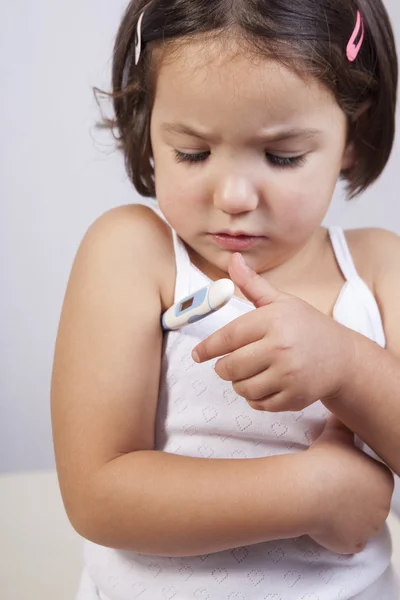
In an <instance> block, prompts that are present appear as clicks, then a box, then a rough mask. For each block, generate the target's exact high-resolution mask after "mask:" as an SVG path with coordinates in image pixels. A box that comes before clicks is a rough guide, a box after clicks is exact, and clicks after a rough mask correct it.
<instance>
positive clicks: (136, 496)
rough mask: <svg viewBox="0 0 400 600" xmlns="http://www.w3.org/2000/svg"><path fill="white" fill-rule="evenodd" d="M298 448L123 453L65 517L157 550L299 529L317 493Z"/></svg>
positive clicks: (238, 541) (93, 534)
mask: <svg viewBox="0 0 400 600" xmlns="http://www.w3.org/2000/svg"><path fill="white" fill-rule="evenodd" d="M303 455H304V453H301V454H292V455H283V456H276V457H275V456H274V457H269V458H261V459H249V460H214V459H197V458H188V457H183V456H176V455H172V454H167V453H163V452H156V451H141V452H135V453H131V454H127V455H124V456H121V457H119V458H117V459H115V460H113V461H111V462H109V463H108V464H106V465H105V466H103V467H102V468H101V470H100V471H99V472H98V473H97V474H96V476H95V477H94V478H93V479H92V481H90V482H88V484H87V486H86V490H85V491H83V492H82V497H81V498H80V500H79V503H78V504H79V509H76V510H75V511H74V512H75V514H69V517H70V519H71V522H72V524H73V525H74V527H75V528H76V530H77V531H78V533H80V534H81V535H82V536H83V537H86V538H88V539H90V540H91V541H93V542H95V543H97V544H100V545H103V546H108V547H112V548H116V549H121V550H131V551H136V552H141V553H144V554H151V555H161V556H195V555H199V554H208V553H211V552H218V551H221V550H226V549H231V548H235V547H238V546H243V545H250V544H256V543H259V542H264V541H267V540H273V539H283V538H290V537H296V536H300V535H304V534H306V533H307V532H308V530H309V524H310V523H311V521H312V519H313V516H315V514H313V513H314V509H313V507H312V503H314V504H315V498H312V493H311V491H309V489H308V488H309V486H306V485H305V483H304V480H305V479H307V478H305V477H304V476H303V475H304V468H305V467H304V459H303ZM302 473H303V474H302Z"/></svg>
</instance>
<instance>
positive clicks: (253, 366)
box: [193, 254, 353, 412]
mask: <svg viewBox="0 0 400 600" xmlns="http://www.w3.org/2000/svg"><path fill="white" fill-rule="evenodd" d="M229 274H230V276H231V278H232V280H233V282H234V283H235V284H236V286H237V287H239V288H240V289H241V291H242V292H243V294H244V295H245V296H246V297H247V298H248V299H249V300H250V301H251V302H253V304H254V305H255V307H256V309H257V310H254V311H251V312H249V313H247V314H245V315H243V316H241V317H239V318H237V319H235V320H234V321H232V322H231V323H229V324H228V325H226V326H225V327H223V328H222V329H220V330H219V331H217V332H216V333H214V334H212V335H211V336H210V337H208V338H207V339H206V340H204V341H203V342H201V343H200V344H199V345H198V346H197V347H196V348H195V349H194V350H193V359H194V360H196V362H204V361H207V360H210V359H212V358H215V357H218V356H224V355H227V356H224V358H221V359H220V360H219V361H218V362H217V363H216V367H215V371H216V373H217V374H218V375H219V377H221V379H223V380H225V381H231V382H232V383H233V388H234V390H235V391H236V393H237V394H239V395H240V396H243V397H244V398H245V399H246V400H247V401H248V402H249V404H250V405H251V406H252V407H253V408H255V409H257V410H265V411H270V412H281V411H300V410H302V409H304V408H305V407H307V406H309V405H310V404H312V403H313V402H316V401H317V400H325V399H329V398H333V397H335V396H337V395H338V394H339V392H340V390H341V388H342V386H343V385H345V382H346V380H347V378H348V377H349V375H348V374H350V375H351V373H352V370H351V363H352V359H353V352H352V345H353V343H352V339H353V338H352V335H353V332H352V331H351V330H350V329H347V328H346V327H344V326H342V325H340V324H338V323H337V322H336V321H334V320H333V319H332V318H330V317H328V316H326V315H324V314H323V313H321V312H320V311H318V310H317V309H316V308H314V307H313V306H311V305H309V304H307V303H306V302H304V301H303V300H300V299H299V298H296V297H295V296H290V295H289V294H285V293H283V292H280V291H279V290H277V289H276V288H274V287H273V286H272V285H270V284H269V283H268V282H267V281H266V280H265V279H263V278H262V277H260V276H259V275H257V274H256V273H255V272H254V271H253V270H252V269H250V268H249V267H247V266H246V264H245V262H244V260H243V258H242V256H241V255H240V254H235V255H234V256H233V258H232V261H231V264H230V268H229Z"/></svg>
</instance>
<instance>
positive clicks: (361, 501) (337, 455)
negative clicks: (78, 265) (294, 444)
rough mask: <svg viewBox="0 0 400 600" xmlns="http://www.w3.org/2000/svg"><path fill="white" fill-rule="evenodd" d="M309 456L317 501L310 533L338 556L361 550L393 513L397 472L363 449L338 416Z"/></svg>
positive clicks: (308, 467) (308, 468) (308, 474)
mask: <svg viewBox="0 0 400 600" xmlns="http://www.w3.org/2000/svg"><path fill="white" fill-rule="evenodd" d="M304 459H305V463H304V465H305V469H306V472H305V477H306V478H308V479H309V485H310V486H311V489H312V490H313V494H314V499H315V506H314V515H315V520H314V523H313V525H312V529H311V531H310V532H309V535H310V537H311V538H312V539H313V540H314V541H316V542H317V543H318V544H320V545H321V546H324V547H325V548H327V549H328V550H331V551H332V552H336V553H338V554H356V553H358V552H361V551H362V550H363V549H364V548H365V546H366V544H367V542H368V541H369V540H370V539H371V538H372V537H374V536H375V535H377V534H378V533H379V531H380V530H381V529H382V527H383V525H384V523H385V521H386V519H387V517H388V514H389V511H390V504H391V499H392V495H393V488H394V480H393V475H392V473H391V471H390V470H389V469H388V468H387V467H386V466H385V465H383V464H381V463H379V462H378V461H376V460H374V459H372V458H370V457H369V456H367V455H366V454H365V453H364V452H362V451H361V450H358V449H357V448H356V447H355V446H354V435H353V434H352V433H351V431H350V430H349V429H347V428H346V427H345V426H344V425H342V423H341V422H340V421H339V420H338V419H336V417H330V418H329V420H328V422H327V424H326V427H325V429H324V431H323V433H322V435H321V436H320V437H319V438H318V439H317V440H316V441H315V442H314V444H313V445H312V446H311V447H310V448H309V449H308V450H307V451H306V452H304Z"/></svg>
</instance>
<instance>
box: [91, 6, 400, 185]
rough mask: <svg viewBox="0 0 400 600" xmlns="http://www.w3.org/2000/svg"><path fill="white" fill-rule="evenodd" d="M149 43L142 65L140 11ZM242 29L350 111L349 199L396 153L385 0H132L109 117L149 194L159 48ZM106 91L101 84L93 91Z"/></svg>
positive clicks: (119, 44) (262, 51)
mask: <svg viewBox="0 0 400 600" xmlns="http://www.w3.org/2000/svg"><path fill="white" fill-rule="evenodd" d="M145 7H146V11H145V14H144V18H143V23H142V36H143V49H142V56H141V59H140V62H139V64H138V66H135V57H134V55H135V34H136V28H137V22H138V19H139V16H140V14H141V12H142V10H143V9H144V8H145ZM357 10H360V12H361V14H362V16H363V20H364V24H365V40H364V43H363V45H362V48H361V51H360V53H359V55H358V57H357V58H356V60H355V61H354V62H349V60H348V59H347V57H346V46H347V43H348V41H349V39H350V37H351V34H352V32H353V29H354V26H355V22H356V15H357ZM230 33H232V34H233V35H235V36H236V37H238V34H240V37H241V39H242V40H243V41H245V42H246V48H247V49H248V50H249V52H250V51H255V52H257V53H258V55H261V56H262V55H265V56H266V57H271V56H272V57H273V58H275V59H277V60H279V61H280V62H281V63H283V64H285V65H286V66H289V67H290V68H292V69H294V70H296V72H298V73H301V74H304V75H305V76H308V75H311V76H313V77H316V78H317V79H318V80H319V81H321V82H322V83H323V84H324V85H325V86H326V87H327V88H328V89H329V90H331V92H332V93H333V95H334V96H335V98H336V100H337V102H338V104H339V106H340V107H341V108H342V110H343V111H344V112H345V114H346V115H347V117H348V123H349V134H348V135H349V141H351V142H352V143H353V144H354V147H355V161H354V165H353V166H352V167H351V168H350V169H348V171H346V172H344V173H343V174H342V175H343V177H344V178H345V179H346V180H347V182H348V192H349V196H350V197H352V196H355V195H356V194H358V193H360V192H361V191H363V190H365V189H366V188H367V187H368V186H369V185H370V184H371V183H372V182H374V181H375V180H376V179H377V178H378V177H379V175H380V174H381V173H382V171H383V169H384V167H385V165H386V163H387V161H388V159H389V156H390V153H391V150H392V146H393V140H394V133H395V109H396V94H397V77H398V65H397V56H396V48H395V41H394V36H393V31H392V28H391V24H390V20H389V17H388V15H387V12H386V10H385V8H384V6H383V4H382V1H381V0H152V1H150V2H149V1H148V0H132V1H131V2H130V3H129V5H128V7H127V9H126V11H125V14H124V16H123V19H122V22H121V25H120V28H119V31H118V34H117V37H116V41H115V47H114V55H113V71H112V88H113V89H112V93H111V94H107V95H109V96H111V98H112V99H113V106H114V112H115V118H114V119H111V120H107V121H106V123H105V124H106V126H107V127H110V128H111V129H112V130H113V132H114V134H115V137H116V138H117V139H118V141H119V146H120V148H121V149H122V151H123V153H124V156H125V164H126V168H127V171H128V175H129V177H130V179H131V181H132V182H133V184H134V186H135V188H136V189H137V191H138V192H139V194H141V195H142V196H150V197H153V196H154V195H155V184H154V168H153V162H152V153H151V143H150V117H151V111H152V105H153V98H154V81H155V76H154V64H153V61H152V55H153V53H154V50H155V49H156V48H157V47H159V46H161V45H163V46H166V47H168V45H169V44H170V43H171V42H177V43H178V44H182V43H183V44H185V43H186V42H188V41H190V40H191V39H193V37H195V36H199V35H202V34H203V35H204V34H208V35H210V34H211V35H229V34H230ZM96 91H99V90H96Z"/></svg>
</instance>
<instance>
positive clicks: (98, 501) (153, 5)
mask: <svg viewBox="0 0 400 600" xmlns="http://www.w3.org/2000/svg"><path fill="white" fill-rule="evenodd" d="M396 85H397V62H396V54H395V48H394V41H393V35H392V31H391V27H390V24H389V20H388V17H387V14H386V12H385V10H384V7H383V5H382V3H381V1H380V0H357V1H356V0H319V1H318V2H315V0H257V1H255V0H236V1H235V2H233V1H227V0H213V1H212V2H211V1H210V0H184V1H182V0H153V1H152V2H145V1H144V0H134V1H132V2H130V4H129V6H128V7H127V10H126V13H125V15H124V18H123V21H122V24H121V27H120V30H119V34H118V37H117V40H116V45H115V54H114V69H113V86H114V93H113V98H114V105H115V113H116V123H115V125H116V126H117V128H118V131H119V134H120V141H121V145H122V148H123V151H124V153H125V159H126V164H127V167H128V171H129V174H130V176H131V179H132V181H133V183H134V185H135V186H136V189H137V190H138V192H139V193H141V194H142V195H143V196H148V197H156V198H157V203H158V204H157V205H154V207H146V206H127V207H121V208H118V209H116V210H112V211H110V212H109V213H107V214H106V215H104V216H102V217H101V218H100V219H99V220H98V221H97V222H96V223H95V224H94V225H93V226H92V227H91V228H90V229H89V231H88V233H87V235H86V236H85V239H84V240H83V243H82V245H81V248H80V249H79V252H78V255H77V258H76V261H75V264H74V267H73V270H72V274H71V279H70V282H69V286H68V290H67V294H66V298H65V304H64V308H63V312H62V317H61V323H60V329H59V335H58V341H57V347H56V353H55V364H54V373H53V385H52V418H53V429H54V441H55V449H56V458H57V469H58V474H59V479H60V485H61V490H62V494H63V498H64V502H65V507H66V510H67V513H68V516H69V518H70V520H71V522H72V524H73V526H74V527H75V528H76V530H77V531H78V532H79V533H80V534H81V535H82V536H84V537H85V538H87V540H88V542H87V545H86V553H85V562H86V564H85V571H84V574H83V576H82V581H81V585H80V590H79V594H78V598H79V600H95V599H99V598H100V599H101V600H131V599H134V598H140V600H172V599H175V600H189V599H194V600H328V599H329V600H331V599H332V600H333V599H341V600H347V599H350V598H357V599H362V600H370V599H373V600H378V599H379V600H395V598H397V597H398V596H397V592H398V586H397V583H396V580H395V577H394V574H393V570H392V568H391V542H390V536H389V533H388V529H387V527H386V525H385V521H386V518H387V515H388V512H389V510H390V506H391V501H392V493H393V474H394V476H395V477H396V474H397V475H398V474H399V472H400V435H399V433H400V397H399V389H400V325H399V323H400V320H399V318H398V307H399V306H400V241H399V239H398V237H397V236H396V235H394V234H391V233H389V232H386V231H381V230H374V229H369V230H356V231H350V232H346V234H344V233H343V231H342V230H341V229H340V228H337V227H334V228H331V229H329V230H326V229H324V228H323V227H322V226H321V222H322V220H323V218H324V216H325V214H326V211H327V209H328V207H329V204H330V202H331V198H332V194H333V191H334V188H335V185H336V183H337V180H338V178H339V177H343V178H345V179H346V181H347V183H348V190H349V195H350V196H354V195H356V194H358V193H359V192H361V191H362V190H364V189H365V188H367V187H368V186H369V185H370V184H371V183H372V182H373V181H375V180H376V179H377V178H378V176H379V175H380V173H381V172H382V170H383V168H384V166H385V164H386V162H387V160H388V157H389V155H390V151H391V148H392V142H393V135H394V114H395V104H396ZM228 274H229V275H228ZM227 276H230V278H231V279H232V280H233V282H234V283H235V286H236V295H235V297H234V298H233V299H232V300H231V302H230V303H229V304H228V305H227V306H226V307H224V308H223V309H221V310H220V311H218V312H216V313H214V314H212V315H211V316H210V317H208V318H207V319H204V320H202V321H199V322H197V323H192V324H190V325H188V326H187V327H184V328H182V329H181V330H178V331H173V332H170V333H164V334H163V332H162V328H161V325H160V318H161V315H162V313H163V312H164V311H165V310H167V309H168V308H169V307H170V306H171V305H172V304H173V303H174V302H177V301H179V300H180V299H182V298H185V297H186V296H188V295H190V294H192V293H193V292H194V291H196V290H198V289H199V288H202V287H204V286H206V285H207V284H209V283H210V281H211V280H217V279H220V278H224V277H227ZM221 357H222V358H221ZM354 434H356V438H354ZM368 454H369V455H368Z"/></svg>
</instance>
